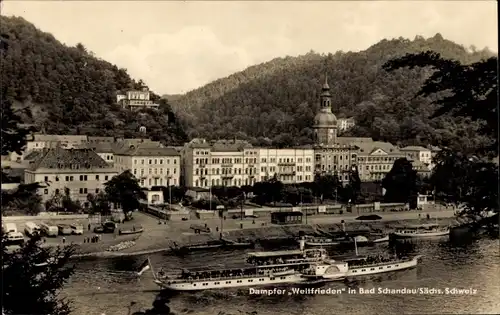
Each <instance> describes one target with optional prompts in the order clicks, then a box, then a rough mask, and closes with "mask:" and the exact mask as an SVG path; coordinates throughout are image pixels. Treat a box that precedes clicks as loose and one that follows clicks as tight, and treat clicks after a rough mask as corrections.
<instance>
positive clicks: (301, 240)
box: [299, 237, 306, 251]
mask: <svg viewBox="0 0 500 315" xmlns="http://www.w3.org/2000/svg"><path fill="white" fill-rule="evenodd" d="M299 246H300V250H301V251H303V250H304V249H305V247H306V240H305V239H304V237H302V238H301V239H300V241H299Z"/></svg>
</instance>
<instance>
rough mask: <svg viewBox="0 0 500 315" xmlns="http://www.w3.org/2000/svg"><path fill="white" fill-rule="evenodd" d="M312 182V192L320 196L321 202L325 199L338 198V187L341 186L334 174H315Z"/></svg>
mask: <svg viewBox="0 0 500 315" xmlns="http://www.w3.org/2000/svg"><path fill="white" fill-rule="evenodd" d="M314 184H315V188H314V194H315V195H316V196H317V197H319V198H320V202H321V203H323V201H324V200H325V199H331V198H338V189H339V187H341V186H342V184H341V183H340V180H339V178H338V175H336V174H334V175H330V174H327V175H320V174H316V176H315V177H314ZM336 192H337V193H336Z"/></svg>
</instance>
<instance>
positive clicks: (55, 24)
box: [1, 0, 498, 94]
mask: <svg viewBox="0 0 500 315" xmlns="http://www.w3.org/2000/svg"><path fill="white" fill-rule="evenodd" d="M1 13H2V15H4V16H10V15H15V16H21V17H23V18H25V19H26V20H28V21H29V22H31V23H33V24H34V25H35V26H36V27H38V28H39V29H41V30H42V31H45V32H49V33H52V34H53V35H54V36H55V37H56V38H57V39H58V40H60V41H61V42H63V43H65V44H67V45H71V46H74V45H76V44H77V43H79V42H81V43H82V44H83V45H84V46H85V47H87V49H89V50H90V51H92V52H94V53H95V55H96V56H97V57H100V58H103V59H105V60H107V61H110V62H112V63H114V64H116V65H117V66H119V67H122V68H126V69H127V70H128V72H129V74H130V75H131V76H132V77H133V78H135V79H142V80H143V81H144V82H146V84H147V85H148V86H149V87H150V88H151V89H152V90H153V91H155V92H156V93H158V94H181V93H185V92H187V91H189V90H192V89H195V88H198V87H200V86H203V85H205V84H207V83H209V82H211V81H213V80H216V79H218V78H221V77H226V76H228V75H230V74H232V73H234V72H238V71H241V70H244V69H245V68H247V67H249V66H252V65H255V64H258V63H262V62H266V61H269V60H271V59H273V58H276V57H285V56H287V55H288V56H298V55H301V54H305V53H307V52H309V51H310V50H314V51H316V52H319V53H329V52H331V53H335V52H336V51H338V50H342V51H345V52H347V51H360V50H364V49H367V48H368V47H370V46H371V45H373V44H375V43H377V42H378V41H380V40H382V39H384V38H388V39H391V38H398V37H400V36H402V37H404V38H408V39H413V38H414V37H415V36H416V35H421V36H424V37H425V38H427V37H432V36H434V35H435V34H436V33H441V34H442V35H443V37H444V38H446V39H449V40H452V41H454V42H456V43H459V44H462V45H464V46H466V47H469V46H471V45H474V46H476V47H477V48H479V49H482V48H484V47H489V48H490V49H491V50H493V51H498V49H497V47H498V34H497V32H498V31H497V24H498V21H497V2H496V1H494V0H489V1H477V0H476V1H366V2H365V1H346V2H341V1H295V2H287V1H275V2H272V1H241V2H240V1H231V2H227V1H226V2H216V1H203V2H201V1H200V2H190V1H139V0H136V1H109V2H107V1H81V2H80V1H47V0H36V1H27V0H22V1H21V0H5V1H3V3H2V12H1Z"/></svg>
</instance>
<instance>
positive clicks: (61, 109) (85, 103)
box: [0, 16, 186, 144]
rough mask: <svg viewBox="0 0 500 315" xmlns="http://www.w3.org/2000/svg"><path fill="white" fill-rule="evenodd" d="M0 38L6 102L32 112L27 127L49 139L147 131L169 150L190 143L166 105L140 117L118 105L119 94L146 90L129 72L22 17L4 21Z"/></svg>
mask: <svg viewBox="0 0 500 315" xmlns="http://www.w3.org/2000/svg"><path fill="white" fill-rule="evenodd" d="M0 33H1V34H3V35H7V37H8V39H7V43H8V45H9V49H8V50H7V52H5V53H3V54H2V56H0V58H2V60H1V61H0V63H1V76H2V78H1V79H2V84H1V87H2V90H1V92H2V97H5V99H7V100H9V101H11V102H12V103H13V104H14V105H15V107H16V108H19V107H25V106H28V107H29V108H30V109H31V112H32V113H33V115H32V116H33V117H31V118H30V117H29V115H26V116H25V117H23V118H24V119H25V123H31V124H35V126H36V127H37V128H38V129H39V130H41V131H45V132H46V133H50V134H87V135H99V136H117V137H118V136H124V137H127V138H130V137H136V136H138V130H139V127H140V126H145V127H146V129H147V133H148V135H149V136H151V137H153V138H155V139H157V140H163V141H164V142H166V143H168V144H173V143H181V142H183V141H184V140H186V139H185V133H184V131H183V129H182V127H180V124H179V123H178V122H176V118H175V115H174V114H173V112H172V111H171V109H170V106H169V105H168V104H166V102H165V101H162V102H161V104H162V106H161V109H160V111H158V112H154V111H143V112H141V114H139V115H138V114H137V113H131V112H129V111H125V110H122V109H121V108H119V107H118V106H116V105H115V103H116V93H117V92H118V91H125V90H127V89H137V88H140V87H141V86H143V85H144V83H143V82H142V81H140V80H139V81H135V80H133V79H131V78H130V76H129V75H128V74H127V71H126V70H125V69H119V68H118V67H116V66H115V65H113V64H111V63H109V62H107V61H104V60H101V59H98V58H96V57H95V56H94V55H93V53H91V52H89V51H87V50H86V49H85V47H84V46H83V45H81V44H78V45H77V46H76V47H68V46H65V45H63V44H62V43H60V42H59V41H57V40H56V39H55V38H54V36H52V35H51V34H48V33H44V32H42V31H40V30H38V29H37V28H36V27H35V26H34V25H33V24H31V23H29V22H27V21H26V20H24V19H23V18H20V17H3V16H2V17H0ZM153 97H154V99H156V100H158V99H159V97H158V96H157V95H154V96H153Z"/></svg>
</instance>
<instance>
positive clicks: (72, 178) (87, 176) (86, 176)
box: [44, 175, 110, 182]
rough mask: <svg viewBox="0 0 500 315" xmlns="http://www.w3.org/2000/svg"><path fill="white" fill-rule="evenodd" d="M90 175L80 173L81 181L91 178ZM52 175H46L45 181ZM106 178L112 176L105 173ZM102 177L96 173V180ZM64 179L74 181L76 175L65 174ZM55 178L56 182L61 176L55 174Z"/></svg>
mask: <svg viewBox="0 0 500 315" xmlns="http://www.w3.org/2000/svg"><path fill="white" fill-rule="evenodd" d="M89 176H90V175H80V177H79V179H80V181H82V182H84V181H87V180H88V178H89ZM50 177H51V176H44V181H45V182H49V181H50ZM103 177H104V180H109V179H110V176H109V175H104V176H103ZM101 178H102V177H100V175H95V180H100V179H101ZM64 179H65V180H66V181H67V182H72V181H74V180H75V177H74V176H71V175H68V176H65V177H64ZM54 180H55V181H56V182H58V181H60V179H59V176H55V178H54Z"/></svg>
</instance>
